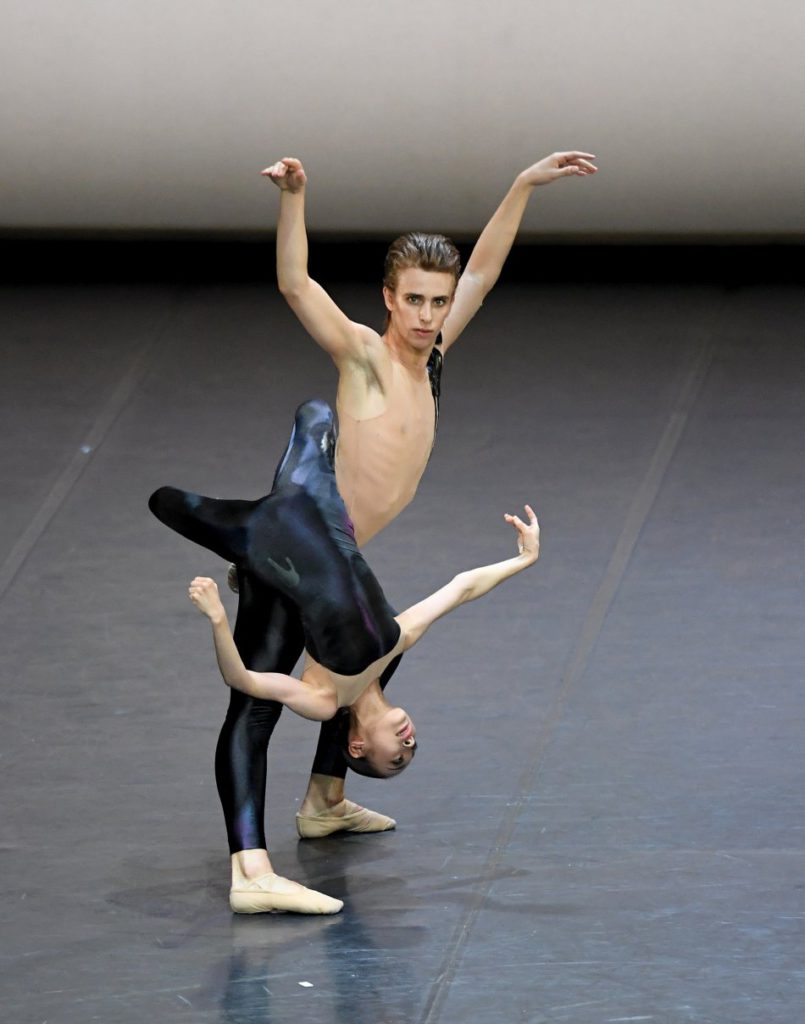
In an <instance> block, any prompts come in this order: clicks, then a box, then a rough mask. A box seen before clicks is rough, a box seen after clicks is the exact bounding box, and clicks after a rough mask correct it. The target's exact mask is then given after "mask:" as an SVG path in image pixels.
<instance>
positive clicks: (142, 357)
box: [0, 296, 181, 603]
mask: <svg viewBox="0 0 805 1024" xmlns="http://www.w3.org/2000/svg"><path fill="white" fill-rule="evenodd" d="M180 303H181V296H177V297H176V298H174V300H173V302H172V304H171V306H170V308H169V309H168V310H167V311H166V312H165V313H164V314H163V316H162V320H161V323H159V324H158V325H157V327H156V328H155V329H154V331H153V333H152V337H151V339H150V341H146V342H144V343H143V344H142V345H140V347H139V348H138V349H137V351H136V353H135V354H134V356H133V358H132V359H131V361H130V363H129V366H128V369H127V370H126V371H125V372H124V373H123V375H122V377H121V378H120V379H119V381H118V383H117V386H116V387H115V388H114V390H113V391H112V394H111V396H110V398H109V399H108V401H107V402H106V403H105V405H104V407H103V408H102V410H101V412H100V413H99V415H98V416H97V417H96V419H95V422H94V423H93V424H92V426H91V428H90V430H89V433H88V434H87V435H86V436H85V437H84V439H83V441H82V442H81V443H80V444H79V446H78V448H77V450H76V451H75V453H74V454H73V456H72V458H71V459H70V461H69V462H68V463H67V465H66V466H65V467H64V469H62V471H61V473H60V474H59V476H58V477H57V479H56V481H55V483H54V484H53V485H52V486H51V488H50V490H49V491H48V493H47V495H46V496H45V498H44V500H43V501H42V503H41V505H40V506H39V509H38V510H37V512H36V514H35V515H34V516H33V518H32V519H31V521H30V523H29V524H28V526H27V527H26V529H25V530H24V531H23V533H22V535H21V536H20V537H19V538H18V540H17V542H16V543H15V544H14V546H13V547H12V549H11V551H10V552H9V553H8V556H7V557H6V560H5V561H4V562H3V564H2V566H0V603H2V602H3V600H5V597H6V594H7V593H8V591H9V589H10V588H11V585H12V583H13V582H14V580H15V579H16V577H17V574H18V573H19V572H20V570H21V569H22V567H23V566H24V565H25V562H26V561H27V559H28V557H29V555H30V554H31V552H32V551H33V550H34V548H35V547H36V545H37V544H38V542H39V540H40V539H41V537H42V536H43V535H44V533H45V531H46V530H47V528H48V526H49V525H50V523H51V521H52V520H53V517H54V516H55V515H56V514H57V513H58V511H59V509H60V508H61V507H62V505H63V504H64V502H65V501H66V500H67V498H68V497H69V495H70V494H71V493H72V490H73V488H74V487H75V485H76V484H77V483H78V481H79V480H80V479H81V477H82V476H83V474H84V472H85V471H86V469H87V467H88V466H89V465H90V463H91V462H92V460H93V459H94V457H95V455H96V454H97V451H98V449H99V448H100V447H101V445H102V444H103V442H104V440H105V439H106V437H107V436H108V434H109V431H110V430H111V429H112V428H113V427H114V425H115V423H116V422H117V420H118V418H119V417H120V415H121V414H122V413H123V411H124V409H125V408H126V406H127V405H128V404H129V402H130V401H131V399H132V398H133V397H134V394H135V392H136V391H137V388H138V386H139V385H140V383H141V382H142V380H143V378H144V377H145V376H146V374H147V373H148V372H149V371H150V369H151V363H152V358H153V356H154V354H155V353H156V351H157V348H158V346H159V344H160V342H161V341H162V340H163V339H164V338H165V337H166V336H168V332H169V329H170V328H171V327H172V325H173V322H174V320H175V318H176V314H177V312H178V309H179V306H180Z"/></svg>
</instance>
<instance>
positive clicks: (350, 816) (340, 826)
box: [296, 800, 397, 839]
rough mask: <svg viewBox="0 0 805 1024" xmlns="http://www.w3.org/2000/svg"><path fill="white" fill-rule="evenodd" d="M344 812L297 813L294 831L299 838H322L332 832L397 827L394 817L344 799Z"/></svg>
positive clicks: (383, 829)
mask: <svg viewBox="0 0 805 1024" xmlns="http://www.w3.org/2000/svg"><path fill="white" fill-rule="evenodd" d="M344 803H345V804H346V806H347V813H346V814H327V813H326V812H322V813H321V814H297V816H296V831H297V832H298V833H299V838H300V839H322V838H323V837H324V836H329V835H332V834H333V832H388V831H389V830H390V829H393V828H396V827H397V822H396V821H395V820H394V818H389V817H388V816H387V815H385V814H379V813H378V812H377V811H370V810H369V809H368V808H367V807H361V806H360V804H354V803H353V802H352V801H351V800H345V801H344Z"/></svg>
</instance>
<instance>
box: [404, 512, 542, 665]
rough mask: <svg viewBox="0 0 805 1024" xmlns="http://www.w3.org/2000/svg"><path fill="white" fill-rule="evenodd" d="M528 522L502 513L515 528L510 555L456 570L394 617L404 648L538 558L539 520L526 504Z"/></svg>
mask: <svg viewBox="0 0 805 1024" xmlns="http://www.w3.org/2000/svg"><path fill="white" fill-rule="evenodd" d="M525 512H526V516H527V517H528V522H527V523H525V522H523V520H522V519H521V518H520V517H519V516H513V515H509V514H508V513H507V514H506V515H505V516H504V519H505V520H506V522H507V523H511V524H512V526H513V527H514V528H515V530H516V531H517V550H518V553H517V555H516V556H515V557H514V558H507V559H505V560H504V561H502V562H495V563H494V564H493V565H482V566H480V567H479V568H477V569H469V570H468V571H467V572H460V573H459V574H458V576H455V577H454V578H453V579H452V580H451V581H450V582H449V583H448V584H447V585H446V586H444V587H442V588H441V589H440V590H437V591H436V593H435V594H431V595H430V597H426V598H425V600H424V601H420V602H419V603H418V604H415V605H413V606H412V607H411V608H408V609H407V610H406V611H404V612H403V613H402V614H401V615H398V616H397V622H398V623H399V624H400V628H401V629H402V630H403V631H404V633H405V650H407V649H408V648H409V647H413V645H414V644H415V643H416V642H417V640H419V639H420V637H422V636H423V634H424V633H425V632H426V631H427V629H428V627H429V626H431V625H432V624H433V623H434V622H435V621H436V620H437V619H440V618H441V617H442V616H443V615H446V614H447V613H448V612H451V611H453V609H454V608H458V606H459V605H462V604H466V603H467V601H474V600H475V599H476V598H478V597H483V596H484V594H488V593H489V591H490V590H492V588H493V587H496V586H497V585H498V583H502V582H503V580H506V579H508V578H509V577H510V576H514V575H515V574H516V573H518V572H522V571H523V569H527V568H528V567H529V565H533V564H534V562H536V560H537V558H538V557H539V523H538V522H537V517H536V515H535V514H534V510H533V509H532V508H531V506H530V505H526V506H525Z"/></svg>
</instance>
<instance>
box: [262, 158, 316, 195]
mask: <svg viewBox="0 0 805 1024" xmlns="http://www.w3.org/2000/svg"><path fill="white" fill-rule="evenodd" d="M260 173H261V174H262V175H263V177H265V178H271V180H272V181H273V182H274V184H275V185H276V186H277V188H279V189H281V190H282V191H283V192H301V191H302V189H303V188H304V187H305V184H306V183H307V175H306V174H305V169H304V167H303V166H302V161H301V160H297V159H296V158H295V157H292V156H286V157H283V158H282V160H278V161H277V162H276V163H275V164H272V165H271V166H270V167H266V169H265V170H264V171H261V172H260Z"/></svg>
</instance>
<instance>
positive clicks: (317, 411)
mask: <svg viewBox="0 0 805 1024" xmlns="http://www.w3.org/2000/svg"><path fill="white" fill-rule="evenodd" d="M334 442H335V432H334V426H333V414H332V410H331V409H330V407H329V406H328V405H326V403H324V402H318V401H312V402H306V403H305V404H304V405H302V406H300V408H299V410H298V411H297V414H296V419H295V422H294V430H293V433H292V435H291V439H290V442H289V444H288V447H287V449H286V451H285V454H284V456H283V458H282V460H281V461H280V464H279V466H278V467H277V471H276V474H275V477H274V483H273V486H272V489H271V493H270V494H269V495H267V496H266V497H265V498H261V499H259V500H257V501H226V500H221V499H215V498H206V497H203V496H202V495H198V494H192V493H190V492H187V491H180V490H177V489H176V488H173V487H162V488H160V489H159V490H158V491H155V492H154V494H153V495H152V496H151V499H150V501H149V507H150V509H151V511H152V512H153V513H154V515H156V516H157V518H158V519H160V520H161V521H162V522H163V523H165V524H166V525H167V526H169V527H171V529H173V530H176V531H177V532H178V533H180V534H182V535H183V536H185V537H187V538H188V539H190V540H193V541H195V542H196V543H198V544H201V545H203V546H204V547H207V548H209V549H210V550H212V551H214V552H216V553H217V554H219V555H221V556H222V557H223V558H226V559H228V560H230V561H233V562H235V564H236V565H237V567H238V583H239V596H238V614H237V619H236V622H235V630H234V637H235V643H236V645H237V648H238V650H239V652H240V655H241V657H242V658H243V661H244V664H245V665H246V666H247V668H250V669H253V670H255V671H263V672H268V671H272V672H284V673H286V674H287V673H290V672H291V670H292V669H293V667H294V665H295V664H296V662H297V660H298V658H299V656H300V655H301V653H302V651H303V649H304V648H305V647H307V649H308V651H309V652H310V654H311V655H312V656H313V657H314V658H315V659H316V660H317V661H318V662H320V663H321V664H322V665H324V666H325V667H327V668H331V669H333V670H334V671H336V672H339V673H341V674H343V675H351V674H356V673H358V672H360V671H361V670H362V669H364V668H365V667H366V666H367V665H368V664H370V663H371V662H372V661H374V660H375V659H376V658H378V657H381V656H382V655H383V654H385V653H386V652H387V651H389V650H390V649H391V648H392V647H393V646H394V644H395V643H396V641H397V638H398V636H399V627H398V626H397V624H396V622H395V621H394V610H393V609H392V608H391V607H390V605H389V604H388V602H387V601H386V599H385V596H384V595H383V592H382V590H381V588H380V586H379V584H378V583H377V581H376V580H375V578H374V576H373V575H372V573H371V571H370V570H369V568H368V566H367V565H366V563H365V561H364V560H363V557H362V555H361V554H360V552H359V550H358V548H357V545H356V544H355V538H354V533H353V530H352V524H351V522H350V520H349V517H348V515H347V512H346V509H345V507H344V504H343V502H342V500H341V497H340V495H339V494H338V490H337V488H336V485H335V473H334V470H333V458H332V457H333V450H334ZM398 663H399V658H397V659H395V660H394V662H392V664H391V665H389V666H388V668H387V669H386V671H385V673H384V675H383V679H382V680H381V685H382V686H385V684H386V682H387V681H388V679H389V678H390V677H391V675H392V674H393V672H394V669H395V668H396V667H397V664H398ZM281 712H282V705H281V704H278V703H277V702H276V701H267V700H259V699H257V698H254V697H249V696H247V695H246V694H243V693H240V692H239V691H236V690H233V691H231V696H230V703H229V709H228V711H227V715H226V719H225V721H224V725H223V728H222V730H221V734H220V736H219V739H218V746H217V749H216V755H215V777H216V782H217V785H218V793H219V796H220V798H221V804H222V807H223V811H224V818H225V821H226V828H227V835H228V839H229V848H230V851H231V852H232V853H237V852H238V851H240V850H249V849H265V848H266V838H265V829H264V806H265V788H266V768H267V753H268V743H269V740H270V739H271V734H272V733H273V731H274V726H275V725H276V724H277V720H278V719H279V716H280V714H281ZM340 733H341V728H340V725H339V723H338V721H337V719H333V720H331V721H329V722H324V723H323V724H322V728H321V732H320V734H319V743H318V747H317V749H316V755H315V758H314V761H313V768H312V770H313V772H316V773H319V774H321V775H329V776H333V777H336V778H344V776H345V775H346V768H347V765H346V762H345V761H344V758H343V755H342V752H341V746H340Z"/></svg>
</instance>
